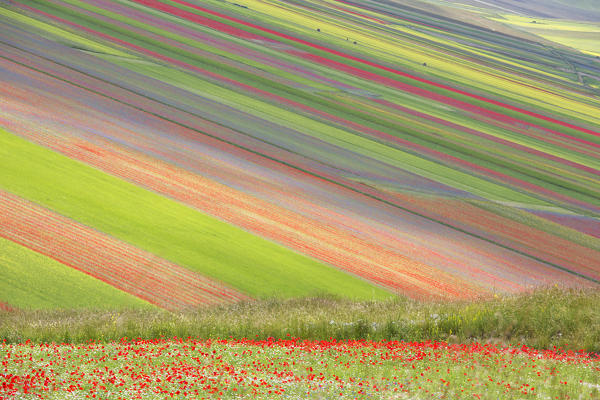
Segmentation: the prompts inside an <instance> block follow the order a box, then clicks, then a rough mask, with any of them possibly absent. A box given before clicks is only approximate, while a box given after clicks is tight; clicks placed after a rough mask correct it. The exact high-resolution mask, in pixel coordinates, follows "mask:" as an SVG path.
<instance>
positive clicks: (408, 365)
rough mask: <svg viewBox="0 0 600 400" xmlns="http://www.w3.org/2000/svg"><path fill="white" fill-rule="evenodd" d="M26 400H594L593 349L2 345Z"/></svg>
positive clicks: (231, 343)
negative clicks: (85, 399) (78, 399)
mask: <svg viewBox="0 0 600 400" xmlns="http://www.w3.org/2000/svg"><path fill="white" fill-rule="evenodd" d="M0 362H2V364H1V367H0V395H4V396H10V397H13V398H14V397H18V398H20V399H34V398H39V397H43V398H45V399H59V398H65V397H69V396H75V397H84V396H86V397H92V398H93V397H96V398H104V397H105V396H106V397H110V398H114V399H145V398H153V399H154V398H156V399H159V398H160V399H163V398H164V399H167V398H178V399H181V398H195V399H230V398H232V399H233V398H236V399H278V398H294V399H296V398H322V399H334V398H338V399H340V398H341V399H362V398H394V399H415V398H417V399H421V398H432V397H433V398H440V397H444V398H452V399H457V400H458V399H473V398H476V399H482V400H487V399H497V398H519V399H528V398H531V399H535V398H551V399H555V398H559V399H561V398H565V399H566V398H592V399H593V398H596V397H597V395H598V387H600V378H599V376H600V374H599V372H600V358H599V356H598V355H597V354H596V355H594V354H588V353H585V352H582V351H581V352H572V351H569V352H565V351H562V350H560V349H552V350H536V349H532V348H528V347H525V346H514V347H501V346H495V345H490V344H479V343H473V344H469V345H450V344H447V343H444V342H433V341H427V342H386V341H382V342H373V341H364V340H361V341H335V340H333V341H328V340H322V341H306V340H299V339H293V338H290V339H287V340H272V339H270V340H250V339H240V340H233V339H229V340H222V339H215V340H194V339H189V338H188V339H178V338H172V339H161V340H140V339H137V340H128V339H126V338H125V339H123V340H121V341H119V342H109V343H96V342H88V343H86V344H81V345H75V344H69V343H62V344H54V343H52V344H34V343H31V342H26V343H20V344H5V343H4V344H0Z"/></svg>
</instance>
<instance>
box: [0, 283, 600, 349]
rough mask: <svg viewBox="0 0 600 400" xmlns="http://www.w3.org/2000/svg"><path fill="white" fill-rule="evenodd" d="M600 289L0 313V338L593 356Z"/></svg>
mask: <svg viewBox="0 0 600 400" xmlns="http://www.w3.org/2000/svg"><path fill="white" fill-rule="evenodd" d="M598 310H600V291H599V290H591V289H585V290H584V289H577V290H576V289H568V290H563V289H559V288H551V289H540V290H537V291H534V292H531V293H528V294H520V295H512V296H497V297H493V298H487V299H480V300H475V301H461V302H424V301H416V300H410V299H407V298H402V297H399V298H396V299H394V300H390V301H362V302H357V301H351V300H345V299H340V298H336V297H331V296H324V297H312V298H301V299H289V300H280V299H278V300H275V299H273V300H261V301H254V302H243V303H237V304H233V305H226V306H214V307H208V308H201V309H193V310H184V311H180V312H175V313H173V312H168V311H153V310H135V311H134V310H131V311H119V312H117V311H115V312H107V311H91V310H90V311H73V310H70V311H66V310H60V311H27V310H16V311H10V312H6V311H5V312H0V341H1V340H5V341H6V342H9V343H10V342H23V341H25V340H32V341H35V342H84V341H87V340H96V341H109V340H116V339H120V338H123V337H128V338H144V339H153V338H159V337H172V336H177V337H199V338H216V337H221V338H228V337H233V338H242V337H246V338H261V339H263V338H268V337H273V338H286V337H290V336H291V337H298V338H303V339H329V338H334V339H339V340H342V339H370V340H404V341H424V340H442V341H448V342H456V343H468V342H472V341H478V342H496V343H502V344H513V345H514V344H524V345H527V346H530V347H537V348H549V347H552V346H556V347H561V348H565V349H572V350H580V349H583V350H586V351H588V352H597V353H600V312H598Z"/></svg>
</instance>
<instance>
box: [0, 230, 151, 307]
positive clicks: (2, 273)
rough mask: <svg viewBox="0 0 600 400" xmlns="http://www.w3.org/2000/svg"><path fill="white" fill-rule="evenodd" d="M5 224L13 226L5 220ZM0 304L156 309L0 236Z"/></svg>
mask: <svg viewBox="0 0 600 400" xmlns="http://www.w3.org/2000/svg"><path fill="white" fill-rule="evenodd" d="M2 223H3V224H5V223H10V221H9V220H8V219H2ZM0 266H1V268H0V282H1V283H0V303H2V302H4V304H5V309H6V308H8V309H16V310H48V309H59V308H65V309H69V310H75V309H78V310H89V309H96V310H122V309H149V308H151V309H155V307H154V306H152V305H151V304H150V303H148V302H146V301H144V300H142V299H140V298H138V297H136V296H133V295H131V294H129V293H126V292H124V291H122V290H119V289H117V288H115V287H113V286H110V285H109V284H107V283H105V282H103V281H101V280H99V279H96V278H94V277H93V276H90V275H88V274H86V273H83V272H81V271H79V270H76V269H74V268H71V267H69V266H66V265H64V264H61V263H60V262H58V261H56V260H53V259H52V258H50V257H47V256H45V255H43V254H40V253H38V252H35V251H33V250H31V249H29V248H27V247H25V246H21V245H20V244H17V243H15V242H12V241H10V240H8V239H4V238H3V237H0Z"/></svg>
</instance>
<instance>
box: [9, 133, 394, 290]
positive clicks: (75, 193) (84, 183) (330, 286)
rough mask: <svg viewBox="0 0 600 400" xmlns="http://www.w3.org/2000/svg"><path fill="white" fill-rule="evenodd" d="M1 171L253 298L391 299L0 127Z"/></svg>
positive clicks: (49, 200)
mask: <svg viewBox="0 0 600 400" xmlns="http://www.w3.org/2000/svg"><path fill="white" fill-rule="evenodd" d="M0 169H1V170H2V171H3V173H2V174H1V175H0V187H1V188H3V189H5V190H7V191H10V192H12V193H14V194H17V195H19V196H21V197H24V198H27V199H29V200H31V201H34V202H36V203H38V204H40V205H43V206H45V207H47V208H49V209H52V210H54V211H56V212H58V213H60V214H62V215H64V216H67V217H69V218H72V219H74V220H76V221H78V222H81V223H84V224H86V225H88V226H91V227H93V228H96V229H98V230H100V231H102V232H104V233H107V234H109V235H112V236H113V237H115V238H118V239H120V240H123V241H125V242H127V243H130V244H132V245H134V246H137V247H139V248H141V249H144V250H146V251H149V252H151V253H153V254H156V255H157V256H160V257H163V258H165V259H167V260H169V261H172V262H174V263H176V264H179V265H182V266H185V267H188V268H190V269H192V270H194V271H196V272H199V273H201V274H204V275H206V276H209V277H211V278H215V279H217V280H220V281H222V282H224V283H226V284H228V285H230V286H232V287H234V288H236V289H238V290H241V291H242V292H245V293H247V294H249V295H250V296H252V297H258V298H265V297H274V296H275V297H291V296H307V295H314V294H316V293H329V294H334V295H339V296H344V297H350V298H357V299H381V298H386V297H391V296H393V295H392V294H391V293H389V292H386V291H384V290H383V289H381V288H379V287H376V286H374V285H371V284H369V283H367V282H365V281H363V280H361V279H359V278H357V277H354V276H351V275H349V274H347V273H344V272H341V271H339V270H337V269H335V268H333V267H330V266H327V265H324V264H322V263H320V262H318V261H316V260H313V259H311V258H309V257H306V256H304V255H301V254H298V253H295V252H293V251H292V250H289V249H287V248H285V247H283V246H280V245H278V244H276V243H273V242H270V241H268V240H265V239H263V238H260V237H258V236H254V235H252V234H250V233H248V232H246V231H243V230H242V229H239V228H237V227H234V226H232V225H229V224H226V223H224V222H222V221H219V220H217V219H216V218H213V217H210V216H208V215H205V214H203V213H201V212H199V211H197V210H195V209H193V208H190V207H188V206H185V205H183V204H180V203H178V202H176V201H173V200H171V199H168V198H166V197H162V196H160V195H158V194H156V193H154V192H150V191H148V190H145V189H142V188H140V187H137V186H135V185H133V184H131V183H129V182H126V181H123V180H121V179H118V178H116V177H113V176H111V175H108V174H106V173H104V172H101V171H99V170H97V169H94V168H92V167H89V166H87V165H84V164H82V163H80V162H77V161H74V160H71V159H69V158H68V157H66V156H63V155H61V154H58V153H55V152H53V151H51V150H48V149H46V148H44V147H41V146H38V145H35V144H32V143H30V142H27V141H25V140H24V139H22V138H20V137H18V136H15V135H13V134H10V133H8V132H7V131H5V130H0ZM290 283H293V284H290Z"/></svg>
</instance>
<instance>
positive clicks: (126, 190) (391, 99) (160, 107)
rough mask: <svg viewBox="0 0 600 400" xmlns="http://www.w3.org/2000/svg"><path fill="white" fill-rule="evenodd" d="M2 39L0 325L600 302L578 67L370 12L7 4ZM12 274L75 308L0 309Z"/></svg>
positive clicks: (339, 7) (499, 38)
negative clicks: (588, 291)
mask: <svg viewBox="0 0 600 400" xmlns="http://www.w3.org/2000/svg"><path fill="white" fill-rule="evenodd" d="M497 20H498V21H500V20H501V18H497ZM498 21H496V22H498ZM540 21H541V20H540ZM494 26H496V25H494ZM574 26H575V27H576V26H577V25H572V26H571V25H570V27H571V28H573V27H574ZM0 28H1V29H0V82H1V84H0V171H1V172H0V212H1V214H0V224H1V225H0V237H1V238H3V239H0V240H2V241H3V242H0V246H3V248H6V249H7V250H6V253H5V255H4V256H3V257H0V277H2V276H4V277H5V279H2V280H0V307H1V308H10V307H16V308H34V309H35V308H52V307H57V308H60V307H61V306H64V307H75V308H77V307H85V306H86V305H85V304H88V303H86V302H81V301H79V302H78V301H75V300H76V299H77V297H79V295H77V293H81V290H82V288H84V287H85V288H86V289H85V290H87V291H89V292H90V296H91V297H90V299H92V298H97V296H102V297H108V298H111V299H112V300H110V301H108V302H107V303H106V304H105V306H106V307H109V308H110V307H115V308H119V307H125V306H126V305H131V307H142V308H144V307H153V306H155V307H161V308H166V309H169V310H175V309H181V308H189V307H197V306H199V305H206V304H214V303H227V302H236V301H239V300H245V299H254V298H269V297H278V298H287V297H298V296H307V295H314V294H333V295H337V296H341V297H350V298H355V299H363V300H368V299H385V298H391V297H393V296H395V295H404V296H409V297H413V298H418V299H432V298H433V299H440V298H441V299H448V298H452V299H472V298H477V297H480V296H490V295H492V294H496V293H517V292H522V291H526V290H530V289H532V288H535V287H540V286H551V285H554V284H558V285H561V286H568V287H598V285H599V284H600V179H599V172H600V157H599V156H600V97H599V94H598V90H597V86H595V84H594V82H595V79H596V78H598V80H597V81H598V82H600V63H598V60H597V59H596V58H595V57H594V54H585V53H579V52H577V51H576V50H575V49H568V48H566V47H561V46H558V45H556V46H553V45H551V44H548V42H547V41H536V40H534V39H525V37H528V38H529V36H522V35H519V34H518V33H517V32H516V31H510V29H509V28H508V27H506V28H505V29H503V30H502V31H494V30H491V29H488V28H485V27H482V26H480V25H476V24H468V23H461V22H459V21H457V20H454V19H451V18H449V17H448V16H446V15H441V14H435V13H433V12H427V11H424V10H423V9H420V8H415V7H411V6H409V5H406V4H404V3H403V2H394V3H392V2H386V1H377V2H374V1H362V2H353V1H337V0H294V1H286V2H277V1H262V0H238V1H237V2H235V3H234V2H227V1H217V0H207V1H203V2H197V1H185V0H174V1H166V0H165V1H163V0H160V1H159V0H117V1H105V0H47V1H45V0H44V1H42V0H30V1H10V2H3V3H1V4H0ZM573 29H574V28H573ZM511 32H513V33H514V35H513V34H512V33H511ZM2 243H4V244H2ZM21 259H23V260H27V265H28V268H39V269H40V271H44V272H43V273H44V274H48V275H52V274H54V272H52V271H56V273H57V274H62V275H64V276H65V278H64V279H65V280H64V282H65V287H67V286H68V287H70V289H68V290H67V291H71V292H70V293H71V295H69V296H70V297H69V296H66V297H64V300H56V299H55V300H52V301H50V300H48V299H47V298H44V296H42V295H41V294H40V293H43V292H44V291H45V290H46V289H45V286H44V283H43V282H39V284H36V285H33V287H32V289H31V291H30V292H29V293H27V292H26V291H23V290H8V288H9V287H12V286H14V285H13V284H12V283H11V282H14V281H16V280H18V279H30V278H26V276H27V273H28V272H26V271H21V272H16V271H15V269H14V268H11V266H14V265H15V262H19V261H18V260H21ZM36 266H37V267H36ZM59 271H60V272H59ZM31 279H32V278H31ZM78 281H80V282H82V283H81V285H83V286H80V287H79V288H77V285H76V284H75V282H78ZM48 282H50V281H48ZM69 282H71V283H69ZM83 282H85V283H83ZM69 285H70V286H69ZM94 296H96V297H94ZM60 299H62V297H61V298H60ZM90 301H91V300H90Z"/></svg>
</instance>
